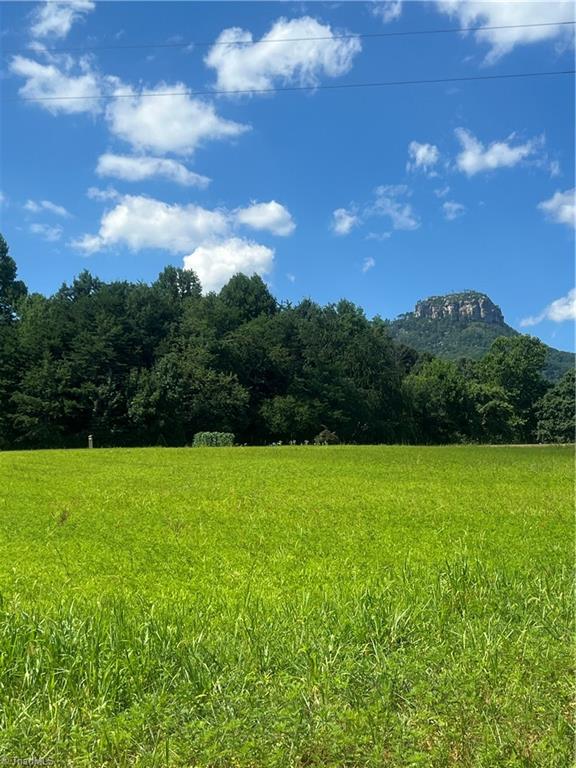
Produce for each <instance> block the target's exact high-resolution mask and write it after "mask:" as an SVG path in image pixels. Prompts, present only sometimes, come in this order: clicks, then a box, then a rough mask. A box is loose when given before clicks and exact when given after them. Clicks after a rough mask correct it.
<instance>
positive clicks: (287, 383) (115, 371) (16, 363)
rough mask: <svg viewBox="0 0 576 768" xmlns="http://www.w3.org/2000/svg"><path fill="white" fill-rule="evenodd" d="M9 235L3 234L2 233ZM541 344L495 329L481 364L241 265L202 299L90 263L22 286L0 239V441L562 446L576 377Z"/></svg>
mask: <svg viewBox="0 0 576 768" xmlns="http://www.w3.org/2000/svg"><path fill="white" fill-rule="evenodd" d="M0 237H1V236H0ZM546 354H547V351H546V347H545V345H544V344H542V342H540V341H539V340H537V339H535V338H532V337H530V336H521V335H514V336H511V337H499V338H496V339H495V340H494V341H493V343H492V345H491V347H490V349H489V350H488V352H487V353H486V354H485V355H484V356H483V357H482V358H481V359H480V360H477V361H470V360H464V359H462V360H456V361H451V360H441V359H439V358H435V357H433V356H432V355H430V354H429V353H419V352H417V351H415V350H414V349H412V348H411V347H409V346H407V345H405V344H401V343H397V342H395V341H394V340H393V338H392V336H391V333H390V328H389V323H387V322H386V321H384V320H382V319H380V318H378V317H376V318H374V319H372V320H368V319H367V318H366V316H365V315H364V313H363V311H362V310H361V309H360V308H359V307H357V306H355V305H354V304H352V303H350V302H349V301H344V300H343V301H340V302H338V303H337V304H329V305H327V306H319V305H318V304H316V303H315V302H313V301H310V300H308V299H305V300H303V301H301V302H300V303H299V304H297V305H295V306H292V305H290V304H288V303H285V304H279V303H278V302H277V301H276V300H275V298H274V297H273V296H272V295H271V293H270V292H269V290H268V288H267V287H266V285H265V284H264V282H263V281H262V280H261V279H260V278H259V277H258V276H253V277H246V276H245V275H242V274H238V275H236V276H234V277H233V278H232V279H231V280H230V281H229V282H228V283H227V284H226V285H225V286H224V287H223V288H222V290H221V291H220V292H219V293H218V294H216V293H208V294H206V295H203V294H202V291H201V286H200V283H199V281H198V279H197V277H196V275H195V274H194V273H193V272H191V271H185V270H181V269H177V268H175V267H167V268H166V269H165V270H164V271H163V272H162V273H161V274H160V275H159V277H158V279H157V280H156V281H155V282H154V283H153V284H152V285H147V284H143V283H129V282H112V283H104V282H101V281H100V280H99V279H98V278H96V277H93V276H92V275H91V274H90V273H89V272H87V271H85V272H82V273H81V274H80V275H79V276H78V277H77V278H76V279H75V280H74V281H73V282H72V284H71V285H66V284H64V285H63V286H62V287H61V288H60V290H59V291H57V293H55V294H54V295H53V296H51V297H45V296H42V295H40V294H29V293H28V291H27V289H26V286H25V285H24V284H23V283H22V282H21V281H19V280H18V279H17V268H16V263H15V262H14V260H13V259H12V257H11V256H10V254H9V252H8V246H7V244H6V242H5V240H4V239H3V238H1V240H0V448H2V449H9V448H40V447H61V446H82V445H86V440H87V435H88V434H92V435H94V441H95V445H97V446H103V445H107V446H112V445H187V444H191V443H192V441H193V437H194V435H195V434H196V433H198V432H202V431H221V432H232V433H234V435H235V436H236V441H237V442H239V443H248V444H262V443H270V442H273V441H283V442H285V441H290V440H296V441H298V442H300V441H305V440H313V439H314V437H315V436H316V435H317V434H318V433H319V432H320V431H321V430H331V431H332V432H334V433H336V435H337V436H338V438H339V439H340V440H341V441H343V442H357V443H449V442H472V441H473V442H523V443H526V442H534V441H536V440H538V439H540V440H542V441H552V442H566V441H571V440H572V439H573V432H574V405H573V390H574V372H573V371H569V372H568V373H567V374H565V376H564V377H563V379H562V380H561V381H560V382H559V383H557V384H556V385H552V384H550V383H549V382H547V381H546V379H545V378H544V376H543V369H544V366H545V360H546Z"/></svg>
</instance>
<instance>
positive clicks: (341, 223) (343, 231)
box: [332, 208, 360, 235]
mask: <svg viewBox="0 0 576 768" xmlns="http://www.w3.org/2000/svg"><path fill="white" fill-rule="evenodd" d="M359 224H360V218H359V216H357V215H356V213H355V212H354V211H351V210H346V208H337V209H336V210H335V211H333V213H332V231H333V232H334V233H335V234H337V235H347V234H349V233H350V232H351V231H352V230H353V229H354V227H357V226H358V225H359Z"/></svg>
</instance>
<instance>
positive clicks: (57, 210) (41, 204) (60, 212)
mask: <svg viewBox="0 0 576 768" xmlns="http://www.w3.org/2000/svg"><path fill="white" fill-rule="evenodd" d="M24 210H26V211H30V213H42V212H43V211H48V213H53V214H55V215H56V216H62V217H63V218H68V217H69V216H70V214H69V212H68V211H67V210H66V208H64V207H63V206H62V205H56V203H52V202H50V200H39V201H36V200H27V201H26V202H25V203H24Z"/></svg>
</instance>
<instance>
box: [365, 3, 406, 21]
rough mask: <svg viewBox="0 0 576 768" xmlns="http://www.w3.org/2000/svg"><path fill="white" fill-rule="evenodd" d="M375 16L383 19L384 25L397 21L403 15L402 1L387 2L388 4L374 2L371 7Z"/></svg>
mask: <svg viewBox="0 0 576 768" xmlns="http://www.w3.org/2000/svg"><path fill="white" fill-rule="evenodd" d="M370 11H371V12H372V15H373V16H376V17H377V18H379V19H381V20H382V21H383V22H384V24H389V23H390V22H391V21H396V19H398V18H400V15H401V14H402V0H386V2H377V1H376V2H374V3H373V4H372V5H371V6H370Z"/></svg>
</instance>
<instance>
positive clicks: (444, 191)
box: [434, 185, 450, 199]
mask: <svg viewBox="0 0 576 768" xmlns="http://www.w3.org/2000/svg"><path fill="white" fill-rule="evenodd" d="M449 193H450V187H449V186H448V185H446V186H445V187H439V188H438V189H435V190H434V194H435V195H436V197H439V198H440V199H442V198H443V197H446V195H448V194H449Z"/></svg>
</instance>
